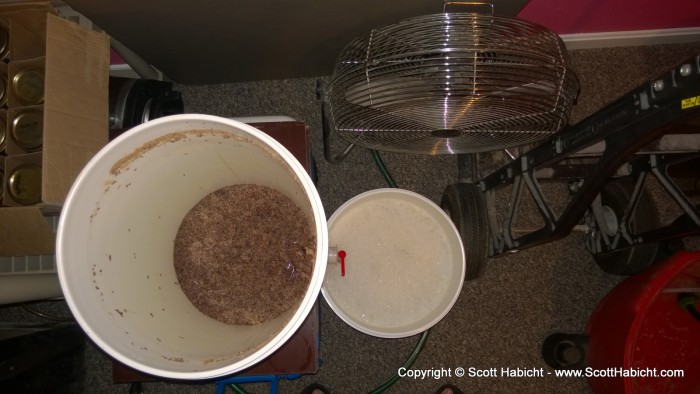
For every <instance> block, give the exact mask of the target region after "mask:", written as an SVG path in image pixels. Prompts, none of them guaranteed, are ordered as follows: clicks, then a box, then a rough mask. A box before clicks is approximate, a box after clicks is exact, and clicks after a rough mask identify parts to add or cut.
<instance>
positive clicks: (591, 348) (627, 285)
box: [587, 252, 700, 394]
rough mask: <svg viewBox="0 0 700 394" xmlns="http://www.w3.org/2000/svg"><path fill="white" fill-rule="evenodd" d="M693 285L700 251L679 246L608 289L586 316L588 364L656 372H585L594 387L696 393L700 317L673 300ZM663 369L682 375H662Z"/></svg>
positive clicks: (698, 276)
mask: <svg viewBox="0 0 700 394" xmlns="http://www.w3.org/2000/svg"><path fill="white" fill-rule="evenodd" d="M698 288H700V252H695V253H689V252H680V253H677V254H676V255H674V256H673V257H672V258H670V259H669V260H666V261H665V262H663V263H659V264H657V265H654V266H652V267H650V268H649V269H648V270H647V271H645V272H643V273H641V274H639V275H636V276H632V277H630V278H627V279H626V280H624V281H623V282H621V283H620V284H619V285H617V287H615V288H614V289H613V290H612V291H611V292H610V293H608V294H607V295H606V296H605V298H603V301H602V302H601V303H600V304H599V305H598V308H597V309H596V310H595V311H594V312H593V315H592V316H591V318H590V320H589V322H588V327H587V334H588V336H589V342H588V365H589V366H590V368H591V369H592V370H593V371H603V370H606V371H605V373H608V374H609V373H610V372H611V370H609V369H617V370H619V371H620V372H623V373H629V372H630V371H636V372H638V373H643V374H645V375H653V373H654V372H653V371H654V370H656V374H657V376H636V377H629V376H628V377H622V376H612V377H611V376H608V377H589V378H588V382H589V383H590V385H591V388H592V389H593V391H594V392H596V393H606V394H607V393H635V394H637V393H700V321H698V320H695V319H694V318H693V316H692V315H691V314H690V313H689V312H688V311H686V310H684V309H683V308H681V306H680V305H679V303H678V295H679V294H680V293H695V294H697V289H698ZM693 289H694V291H693ZM662 370H682V371H683V376H682V377H661V376H660V374H661V373H662Z"/></svg>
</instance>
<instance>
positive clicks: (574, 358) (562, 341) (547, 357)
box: [542, 333, 588, 369]
mask: <svg viewBox="0 0 700 394" xmlns="http://www.w3.org/2000/svg"><path fill="white" fill-rule="evenodd" d="M542 359H544V362H546V363H547V365H549V366H550V367H552V368H554V369H585V368H586V367H587V366H588V336H586V335H582V334H564V333H556V334H552V335H550V336H548V337H547V338H546V339H545V340H544V343H542Z"/></svg>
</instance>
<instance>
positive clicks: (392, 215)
mask: <svg viewBox="0 0 700 394" xmlns="http://www.w3.org/2000/svg"><path fill="white" fill-rule="evenodd" d="M403 192H404V193H398V194H397V193H391V195H388V196H385V197H380V198H370V199H366V200H365V201H361V202H360V203H356V204H352V205H348V207H347V209H342V212H341V210H339V212H338V213H339V214H338V215H334V217H333V218H331V221H330V222H329V239H330V244H331V245H337V247H338V249H339V250H341V249H342V250H345V251H346V252H347V257H346V263H345V276H342V274H341V268H340V265H339V264H333V263H331V264H329V265H328V267H327V270H326V276H325V279H324V287H323V291H324V296H326V299H327V300H329V303H330V304H331V306H332V307H333V308H334V309H335V310H336V313H339V315H340V316H341V318H344V319H345V320H346V321H347V322H348V323H349V324H351V325H353V326H354V327H355V328H358V329H360V330H361V331H364V332H366V333H369V334H372V335H376V336H384V337H400V336H407V335H411V334H412V333H416V332H420V331H423V330H425V329H427V328H429V327H428V326H430V325H432V324H434V323H436V322H437V321H438V320H439V319H440V318H441V317H442V316H443V315H444V314H445V313H447V310H449V307H451V305H452V303H453V302H454V300H455V299H456V296H457V294H458V293H459V289H461V283H462V281H463V268H462V267H463V254H462V253H463V252H462V249H461V242H460V241H459V238H458V235H456V231H455V230H454V228H453V227H451V223H449V219H446V217H445V216H444V215H443V214H442V212H441V211H437V212H436V210H439V209H438V208H437V207H433V206H431V205H428V204H432V203H429V202H427V200H426V201H422V200H420V201H419V203H417V201H416V200H415V198H405V197H407V196H411V195H407V194H405V191H403ZM455 242H456V243H457V245H456V244H455ZM455 291H456V292H455Z"/></svg>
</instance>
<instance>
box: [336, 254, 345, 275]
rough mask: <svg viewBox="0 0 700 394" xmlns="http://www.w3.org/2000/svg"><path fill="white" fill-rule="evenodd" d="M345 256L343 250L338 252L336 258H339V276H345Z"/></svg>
mask: <svg viewBox="0 0 700 394" xmlns="http://www.w3.org/2000/svg"><path fill="white" fill-rule="evenodd" d="M345 256H346V253H345V251H344V250H339V251H338V257H340V275H341V276H345Z"/></svg>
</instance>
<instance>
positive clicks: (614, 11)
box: [495, 0, 700, 34]
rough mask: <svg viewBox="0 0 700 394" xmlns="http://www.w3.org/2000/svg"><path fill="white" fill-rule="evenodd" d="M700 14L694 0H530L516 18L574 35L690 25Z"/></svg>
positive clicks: (694, 23) (691, 25) (692, 24)
mask: <svg viewBox="0 0 700 394" xmlns="http://www.w3.org/2000/svg"><path fill="white" fill-rule="evenodd" d="M495 11H496V13H498V7H496V8H495ZM699 16H700V2H698V1H696V0H666V1H650V0H647V1H639V0H579V1H561V0H530V1H529V2H528V3H527V4H526V5H525V7H523V9H522V10H521V11H520V12H519V13H518V15H517V18H519V19H523V20H527V21H530V22H534V23H537V24H540V25H542V26H544V27H546V28H548V29H550V30H552V31H554V32H555V33H557V34H577V33H601V32H618V31H633V30H657V29H674V28H693V27H697V26H698V17H699Z"/></svg>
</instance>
